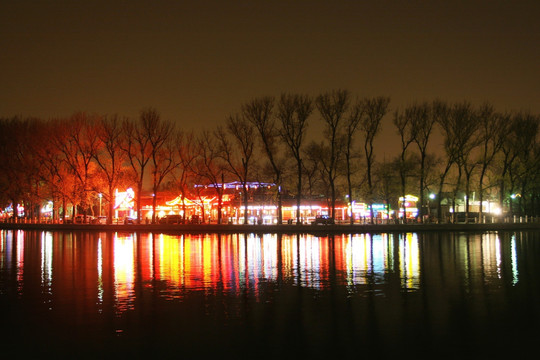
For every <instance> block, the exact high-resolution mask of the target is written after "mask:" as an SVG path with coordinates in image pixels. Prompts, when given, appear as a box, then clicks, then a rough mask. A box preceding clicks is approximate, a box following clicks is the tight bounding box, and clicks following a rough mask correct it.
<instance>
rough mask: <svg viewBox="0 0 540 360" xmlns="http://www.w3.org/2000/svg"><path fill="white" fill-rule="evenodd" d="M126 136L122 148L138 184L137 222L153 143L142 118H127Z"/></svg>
mask: <svg viewBox="0 0 540 360" xmlns="http://www.w3.org/2000/svg"><path fill="white" fill-rule="evenodd" d="M122 126H123V130H124V138H123V141H122V149H123V150H124V152H125V153H126V154H127V157H128V161H129V164H130V170H131V176H132V178H133V180H134V181H135V183H136V184H137V192H136V193H137V194H136V196H137V201H136V203H137V205H136V207H137V223H138V224H140V223H141V199H142V191H143V184H144V180H145V177H146V170H147V166H148V164H149V163H150V159H151V156H152V144H151V143H150V139H149V138H148V136H146V131H145V129H144V127H143V126H142V121H141V118H140V117H139V119H137V120H135V121H133V120H129V119H126V120H124V122H123V124H122Z"/></svg>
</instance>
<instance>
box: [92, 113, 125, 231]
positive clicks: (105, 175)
mask: <svg viewBox="0 0 540 360" xmlns="http://www.w3.org/2000/svg"><path fill="white" fill-rule="evenodd" d="M96 127H97V138H98V139H99V144H98V148H97V151H96V152H95V154H94V159H95V161H96V163H97V165H98V168H99V173H100V174H101V178H102V179H103V180H104V183H105V186H106V189H107V190H106V191H105V193H104V194H103V195H104V198H105V200H106V201H107V203H108V211H107V213H108V217H107V223H108V224H111V223H112V215H113V211H114V191H115V189H117V188H118V187H119V186H120V185H121V184H122V181H123V180H124V179H125V176H126V173H125V171H124V166H125V165H126V161H127V156H126V153H125V152H124V151H122V148H121V145H122V136H123V130H122V121H121V120H120V119H119V117H118V116H117V115H114V116H111V117H102V118H101V119H100V120H99V121H98V122H97V124H96Z"/></svg>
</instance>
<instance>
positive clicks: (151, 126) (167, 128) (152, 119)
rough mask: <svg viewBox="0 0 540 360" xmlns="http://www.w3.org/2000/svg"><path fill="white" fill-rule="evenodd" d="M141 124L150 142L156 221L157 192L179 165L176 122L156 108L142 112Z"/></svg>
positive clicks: (153, 202) (153, 212)
mask: <svg viewBox="0 0 540 360" xmlns="http://www.w3.org/2000/svg"><path fill="white" fill-rule="evenodd" d="M141 125H142V128H143V130H144V134H145V136H146V138H147V139H148V141H149V143H150V162H151V165H152V195H153V196H152V197H153V200H152V223H155V222H156V208H157V194H158V191H159V188H160V185H161V183H162V182H163V180H164V179H165V177H167V176H168V175H169V174H170V173H171V172H172V171H173V170H174V169H175V168H176V167H177V166H178V159H177V158H176V156H175V155H176V144H175V142H174V140H175V139H174V138H173V136H174V132H175V128H174V124H173V123H172V122H170V121H164V120H162V119H161V116H160V115H159V113H158V112H157V111H156V110H155V109H151V108H150V109H145V110H143V111H142V112H141Z"/></svg>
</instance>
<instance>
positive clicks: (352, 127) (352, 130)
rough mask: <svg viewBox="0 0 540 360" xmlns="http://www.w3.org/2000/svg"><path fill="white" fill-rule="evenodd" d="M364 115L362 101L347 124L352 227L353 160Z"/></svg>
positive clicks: (346, 158)
mask: <svg viewBox="0 0 540 360" xmlns="http://www.w3.org/2000/svg"><path fill="white" fill-rule="evenodd" d="M363 114H364V108H363V106H362V103H361V102H360V101H358V100H357V101H356V103H355V104H354V105H353V106H352V107H351V110H350V113H349V116H348V117H347V123H346V126H345V150H344V152H345V167H346V169H345V171H346V173H347V195H348V200H349V206H350V207H351V216H350V218H349V222H350V224H351V225H352V224H353V223H354V215H353V214H352V204H353V201H354V200H353V182H352V176H353V175H354V173H355V171H354V169H353V159H354V158H355V156H357V155H355V151H354V143H355V136H356V133H357V131H358V129H359V126H360V120H361V119H362V117H363Z"/></svg>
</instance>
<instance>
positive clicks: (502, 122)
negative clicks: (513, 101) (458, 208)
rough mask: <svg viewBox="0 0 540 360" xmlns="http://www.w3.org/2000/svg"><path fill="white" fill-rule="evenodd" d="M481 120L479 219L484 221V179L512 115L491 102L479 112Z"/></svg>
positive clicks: (484, 105)
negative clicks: (495, 106) (496, 108)
mask: <svg viewBox="0 0 540 360" xmlns="http://www.w3.org/2000/svg"><path fill="white" fill-rule="evenodd" d="M478 121H479V129H478V136H479V139H478V140H479V144H480V149H479V160H478V162H479V164H480V176H479V178H478V193H479V201H480V209H479V221H480V222H482V221H483V206H482V204H483V202H484V179H485V176H486V172H487V171H488V169H489V166H490V165H491V164H492V162H493V160H494V159H495V156H496V155H497V154H498V153H499V151H500V150H501V147H502V145H503V143H504V139H505V137H506V135H507V133H508V128H509V124H510V117H509V116H508V115H507V114H501V113H497V112H496V111H495V110H494V108H493V106H492V105H491V104H488V103H485V104H483V105H482V106H481V108H480V109H479V113H478Z"/></svg>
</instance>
